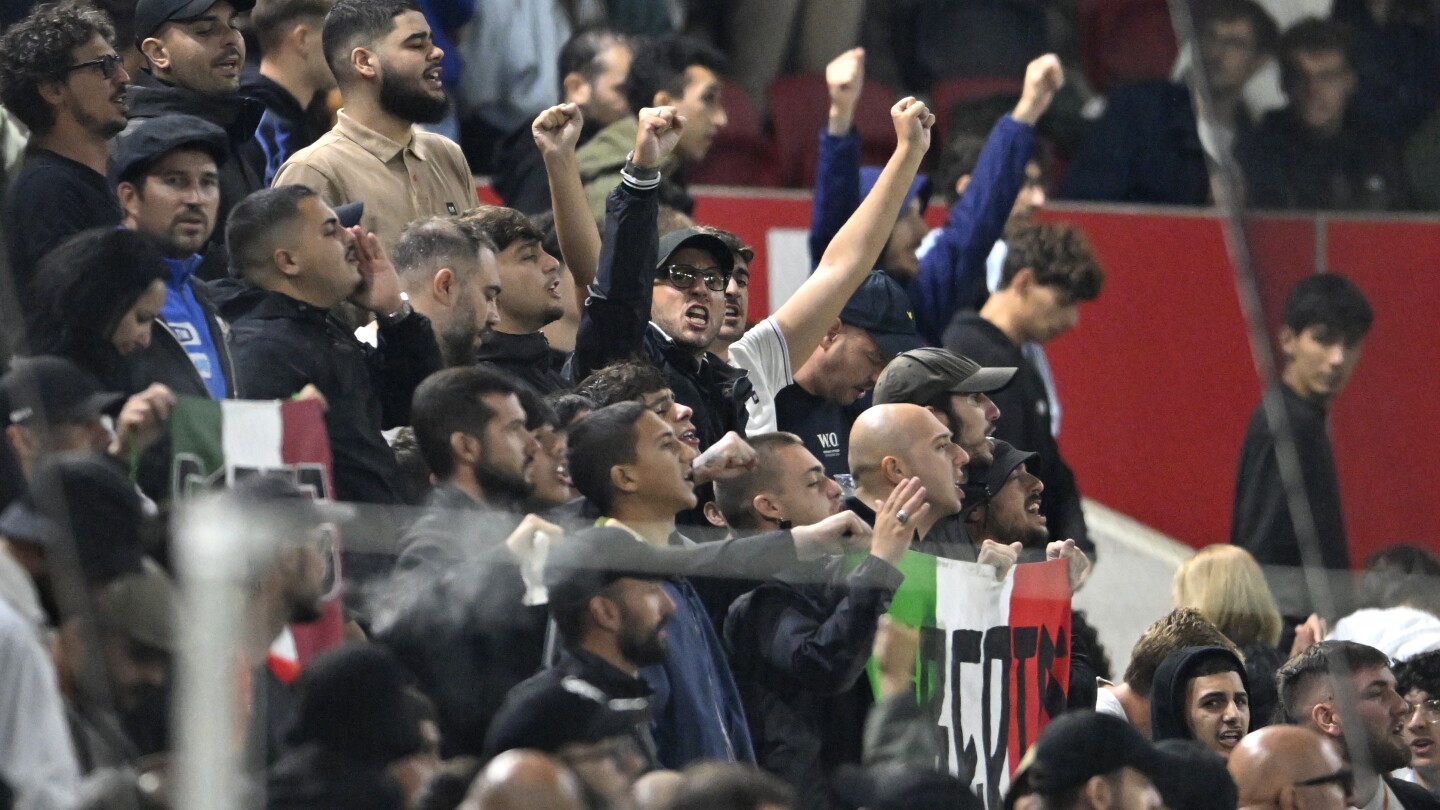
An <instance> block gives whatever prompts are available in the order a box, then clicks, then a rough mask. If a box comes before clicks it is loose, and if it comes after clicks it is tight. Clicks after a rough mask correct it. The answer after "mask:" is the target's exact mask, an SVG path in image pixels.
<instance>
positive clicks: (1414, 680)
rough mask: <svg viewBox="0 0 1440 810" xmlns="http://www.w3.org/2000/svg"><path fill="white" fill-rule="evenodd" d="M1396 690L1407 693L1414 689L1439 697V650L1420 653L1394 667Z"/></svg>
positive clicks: (1432, 696) (1403, 693)
mask: <svg viewBox="0 0 1440 810" xmlns="http://www.w3.org/2000/svg"><path fill="white" fill-rule="evenodd" d="M1395 681H1396V684H1397V685H1396V691H1398V692H1399V693H1400V694H1402V695H1408V694H1409V693H1410V692H1412V691H1414V690H1417V689H1418V690H1419V691H1421V692H1424V693H1425V694H1426V695H1429V696H1430V697H1431V698H1432V699H1433V698H1440V650H1431V651H1430V652H1424V653H1420V654H1419V655H1417V656H1414V657H1413V658H1409V659H1407V660H1405V661H1402V662H1400V663H1399V664H1397V665H1396V667H1395Z"/></svg>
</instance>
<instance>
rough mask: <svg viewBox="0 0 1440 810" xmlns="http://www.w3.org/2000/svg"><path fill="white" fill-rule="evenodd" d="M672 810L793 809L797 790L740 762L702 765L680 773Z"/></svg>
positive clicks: (692, 766)
mask: <svg viewBox="0 0 1440 810" xmlns="http://www.w3.org/2000/svg"><path fill="white" fill-rule="evenodd" d="M671 806H672V807H684V808H688V810H760V808H761V807H766V806H772V807H794V806H795V789H794V788H792V787H791V786H790V785H788V784H786V783H785V782H784V781H783V780H782V779H780V777H778V776H775V775H774V774H772V773H767V772H765V771H762V770H760V769H759V768H757V767H755V766H754V765H750V764H747V763H740V762H700V763H697V764H694V765H691V766H689V767H687V768H686V769H685V770H683V771H681V772H680V785H679V787H677V788H676V791H675V797H674V799H673V801H672V803H671Z"/></svg>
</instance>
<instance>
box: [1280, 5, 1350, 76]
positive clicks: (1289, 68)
mask: <svg viewBox="0 0 1440 810" xmlns="http://www.w3.org/2000/svg"><path fill="white" fill-rule="evenodd" d="M1350 43H1351V38H1350V29H1348V28H1346V27H1345V25H1344V24H1343V23H1339V22H1336V21H1334V20H1324V19H1321V18H1319V17H1306V18H1305V19H1303V20H1301V21H1300V22H1297V23H1295V24H1294V25H1292V26H1290V27H1289V28H1288V29H1286V31H1285V33H1284V34H1281V35H1280V44H1279V46H1278V56H1279V62H1280V81H1281V84H1282V85H1284V86H1286V87H1289V86H1290V85H1291V83H1292V82H1294V81H1295V79H1296V78H1298V77H1297V76H1296V75H1295V70H1296V68H1295V64H1294V62H1293V61H1292V60H1293V58H1294V55H1295V54H1297V53H1314V52H1316V51H1333V52H1335V53H1339V54H1340V55H1342V56H1344V57H1345V64H1346V65H1348V66H1352V67H1353V66H1354V64H1355V60H1354V58H1353V57H1352V56H1351V53H1350Z"/></svg>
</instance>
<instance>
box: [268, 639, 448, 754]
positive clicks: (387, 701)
mask: <svg viewBox="0 0 1440 810" xmlns="http://www.w3.org/2000/svg"><path fill="white" fill-rule="evenodd" d="M409 681H410V675H409V673H408V672H407V671H406V670H405V668H404V667H402V666H401V665H400V663H399V662H398V661H396V660H395V657H394V656H392V655H391V654H390V653H389V652H388V651H387V650H385V649H384V648H382V647H377V646H374V645H370V644H363V643H355V644H346V645H345V646H342V647H338V648H336V649H333V650H330V651H328V652H326V653H324V654H322V655H320V656H319V657H317V658H316V659H315V660H314V661H312V662H310V665H309V666H307V667H306V668H305V671H304V672H302V673H301V674H300V678H299V679H298V680H297V681H296V682H295V698H296V708H295V719H294V722H293V724H292V726H291V728H290V732H289V734H288V735H287V740H288V741H289V742H290V743H291V744H292V745H301V744H304V743H312V742H313V743H317V744H319V745H320V746H321V747H323V748H325V749H328V750H330V751H333V752H335V753H338V754H341V755H343V756H346V757H348V758H349V759H352V760H354V761H356V762H360V763H364V764H367V765H372V766H382V767H383V766H384V765H387V764H389V763H391V762H393V761H395V760H397V759H400V758H402V757H406V756H409V755H411V754H414V753H416V752H418V751H420V750H421V748H422V747H423V744H424V741H423V740H422V739H421V737H420V718H419V717H418V716H417V714H416V712H415V710H414V709H413V708H411V706H410V703H409V702H408V701H407V700H406V698H405V687H406V685H407V684H408V683H409Z"/></svg>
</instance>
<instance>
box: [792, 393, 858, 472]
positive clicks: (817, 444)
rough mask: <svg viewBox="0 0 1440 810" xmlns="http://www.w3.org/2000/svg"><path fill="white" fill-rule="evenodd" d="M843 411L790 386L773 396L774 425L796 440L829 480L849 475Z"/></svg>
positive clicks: (847, 433) (848, 418) (847, 422)
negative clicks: (806, 450)
mask: <svg viewBox="0 0 1440 810" xmlns="http://www.w3.org/2000/svg"><path fill="white" fill-rule="evenodd" d="M852 421H853V419H852V418H851V416H850V414H848V413H846V411H845V409H844V408H841V407H840V406H839V405H836V404H835V403H833V402H831V401H829V400H827V399H825V398H823V397H817V396H815V395H814V394H812V393H810V392H809V391H806V390H805V389H804V388H801V387H800V386H799V385H798V384H796V383H791V384H790V385H787V386H785V387H784V388H782V389H780V392H779V393H778V394H776V395H775V424H776V426H777V427H778V428H779V429H780V430H783V431H788V432H790V433H794V434H795V435H797V436H799V437H800V438H801V439H803V440H804V441H805V447H806V449H808V450H809V451H810V452H812V453H814V454H815V457H816V458H818V459H820V463H821V464H824V465H825V474H826V475H829V476H832V477H833V476H836V475H848V474H849V473H850V423H851V422H852Z"/></svg>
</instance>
